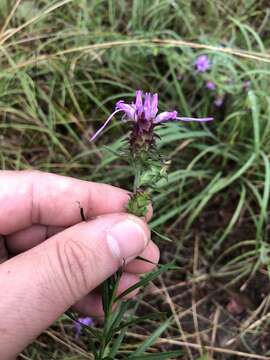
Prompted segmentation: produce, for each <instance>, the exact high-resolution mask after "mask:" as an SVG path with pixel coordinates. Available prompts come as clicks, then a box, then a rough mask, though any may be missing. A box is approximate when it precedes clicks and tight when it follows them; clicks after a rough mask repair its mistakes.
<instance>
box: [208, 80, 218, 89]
mask: <svg viewBox="0 0 270 360" xmlns="http://www.w3.org/2000/svg"><path fill="white" fill-rule="evenodd" d="M205 87H206V88H207V89H208V90H215V88H216V84H215V83H214V82H213V81H207V82H206V84H205Z"/></svg>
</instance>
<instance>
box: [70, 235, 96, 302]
mask: <svg viewBox="0 0 270 360" xmlns="http://www.w3.org/2000/svg"><path fill="white" fill-rule="evenodd" d="M86 251H87V249H86V248H85V247H84V246H83V245H81V244H79V243H78V242H76V241H75V240H73V239H69V240H66V241H65V245H64V254H65V256H66V261H67V264H68V266H67V270H68V272H69V273H67V272H66V280H67V282H68V283H69V289H70V291H71V294H72V295H73V297H74V302H75V301H76V300H78V299H77V296H76V294H78V293H85V294H87V292H88V290H89V288H90V286H91V285H90V284H89V283H88V281H87V276H86V273H85V269H84V266H83V263H84V262H85V261H83V260H82V259H87V260H88V261H89V264H92V263H93V260H90V259H89V255H90V253H91V252H90V251H88V253H89V254H86ZM91 256H92V254H91ZM68 275H69V276H68ZM73 280H74V281H73ZM71 284H74V285H75V287H74V285H73V286H72V285H71Z"/></svg>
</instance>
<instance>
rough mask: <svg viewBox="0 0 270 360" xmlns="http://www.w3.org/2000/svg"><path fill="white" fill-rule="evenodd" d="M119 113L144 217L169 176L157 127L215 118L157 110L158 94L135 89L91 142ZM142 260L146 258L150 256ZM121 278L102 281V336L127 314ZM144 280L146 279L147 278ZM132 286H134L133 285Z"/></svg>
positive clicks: (136, 207) (104, 346)
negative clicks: (117, 307)
mask: <svg viewBox="0 0 270 360" xmlns="http://www.w3.org/2000/svg"><path fill="white" fill-rule="evenodd" d="M118 113H121V114H122V115H123V116H122V121H123V122H128V123H129V124H131V132H130V135H129V140H128V143H127V142H124V143H123V147H124V150H126V151H125V152H124V153H125V156H126V158H127V160H128V162H129V164H130V166H131V168H132V170H133V171H134V184H133V193H132V195H131V196H130V199H129V202H128V205H127V211H128V213H130V214H133V215H136V216H141V217H142V216H145V214H146V212H147V206H148V205H149V203H150V201H151V194H152V191H153V190H154V189H155V187H156V184H157V183H158V182H159V180H161V179H162V178H163V177H165V176H166V169H167V165H168V164H167V162H166V161H164V160H163V157H162V156H161V154H160V153H159V151H158V149H157V148H156V139H157V135H156V134H155V129H156V128H157V127H158V126H160V125H162V124H166V123H167V122H169V121H171V122H176V121H198V122H206V121H211V120H213V118H212V117H206V118H192V117H179V116H178V115H177V111H175V110H174V111H164V112H161V113H158V94H151V93H145V94H143V92H142V91H141V90H138V91H136V98H135V102H132V103H130V104H129V103H126V102H125V101H123V100H120V101H118V102H117V103H116V107H115V111H114V112H113V113H112V114H111V115H110V116H109V118H108V119H107V120H106V121H105V123H104V125H103V126H102V127H101V128H100V129H99V130H98V131H97V132H96V133H95V134H94V135H93V136H92V138H91V140H92V141H93V140H95V139H96V138H97V137H98V136H99V135H100V134H101V133H102V131H103V130H104V129H105V127H106V126H107V125H108V124H109V123H110V121H111V120H112V118H113V117H114V116H115V115H116V114H118ZM127 241H130V239H127ZM140 259H141V260H144V261H147V259H142V258H140ZM170 266H171V264H167V265H160V267H159V269H158V270H154V271H156V272H155V275H153V274H149V279H151V280H153V278H154V277H156V276H158V275H159V274H160V273H161V272H162V271H166V270H168V269H172V267H170ZM120 277H121V269H120V270H119V272H118V273H116V274H115V275H114V276H112V277H111V278H109V279H108V280H106V281H105V283H104V284H103V291H102V302H103V310H104V330H103V334H102V339H107V338H108V339H112V335H111V333H112V327H113V326H114V325H113V324H114V323H118V322H117V321H118V320H117V321H116V320H114V319H118V317H120V316H122V317H123V314H124V311H123V310H121V305H120V310H119V312H118V313H117V314H116V315H113V314H112V309H113V305H114V304H115V302H117V300H118V298H119V297H117V296H116V289H117V286H118V283H119V279H120ZM144 280H145V279H144ZM149 281H150V280H149ZM144 283H147V282H146V281H144ZM139 285H140V284H138V287H139ZM132 288H133V289H134V287H132ZM131 290H132V289H131ZM131 290H130V291H131ZM127 291H129V289H128V290H126V291H125V293H127ZM123 306H125V305H123ZM117 328H118V327H116V329H117ZM110 341H111V340H108V343H107V342H106V341H105V340H104V341H102V343H101V346H100V349H99V355H98V357H97V359H103V356H105V355H106V356H107V354H108V353H109V348H110V344H109V342H110ZM114 355H115V354H114ZM106 359H107V357H106Z"/></svg>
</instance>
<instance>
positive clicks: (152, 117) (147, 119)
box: [91, 90, 213, 150]
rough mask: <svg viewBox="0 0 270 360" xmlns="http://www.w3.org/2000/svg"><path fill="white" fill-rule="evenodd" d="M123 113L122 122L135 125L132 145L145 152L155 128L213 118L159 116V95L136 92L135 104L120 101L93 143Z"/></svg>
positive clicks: (174, 112) (172, 114)
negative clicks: (172, 123)
mask: <svg viewBox="0 0 270 360" xmlns="http://www.w3.org/2000/svg"><path fill="white" fill-rule="evenodd" d="M118 112H122V114H123V117H122V120H124V121H126V122H131V123H133V130H132V133H131V138H130V143H131V146H132V148H133V149H134V147H135V148H137V149H138V148H140V149H142V148H144V149H145V150H147V149H149V147H150V146H151V145H152V144H153V142H154V127H155V126H157V125H160V124H164V123H166V122H168V121H199V122H204V121H211V120H213V118H210V117H208V118H198V119H197V118H190V117H178V116H177V111H175V110H174V111H164V112H161V113H159V114H158V94H151V93H145V94H143V92H142V91H141V90H137V91H136V99H135V103H134V102H132V103H131V104H127V103H125V102H124V101H123V100H120V101H118V102H117V103H116V107H115V111H114V112H113V113H112V114H111V115H110V116H109V118H108V119H107V120H106V122H105V123H104V125H103V126H102V127H101V128H100V129H99V130H98V131H97V132H96V133H95V134H94V135H93V136H92V138H91V141H92V140H94V139H96V137H97V136H98V135H99V134H100V133H101V132H102V131H103V129H104V128H105V127H106V126H107V124H108V123H109V122H110V121H111V119H112V118H113V116H114V115H115V114H116V113H118Z"/></svg>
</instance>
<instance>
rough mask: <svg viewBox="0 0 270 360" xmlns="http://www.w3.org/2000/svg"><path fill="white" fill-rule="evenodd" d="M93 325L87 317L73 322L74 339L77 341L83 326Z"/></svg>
mask: <svg viewBox="0 0 270 360" xmlns="http://www.w3.org/2000/svg"><path fill="white" fill-rule="evenodd" d="M91 325H93V320H92V318H90V317H89V316H87V317H80V318H78V320H76V321H74V330H75V338H76V339H78V338H79V336H80V335H81V332H82V330H83V328H84V327H85V326H91Z"/></svg>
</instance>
